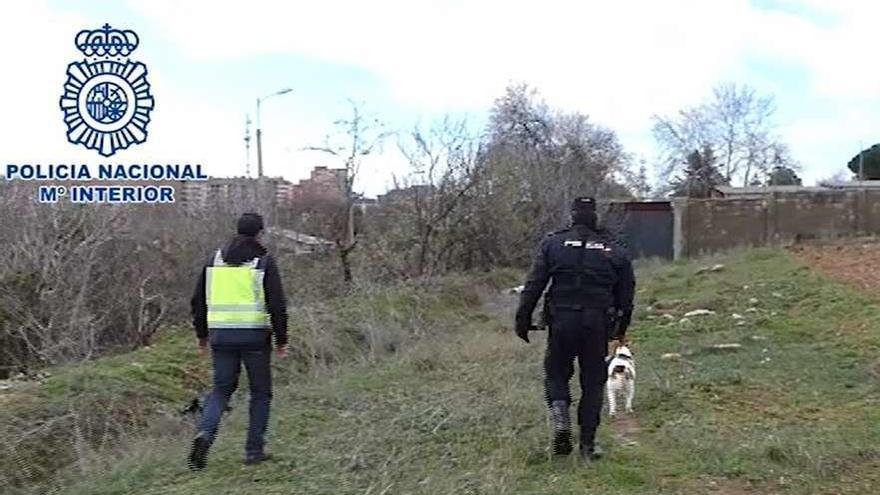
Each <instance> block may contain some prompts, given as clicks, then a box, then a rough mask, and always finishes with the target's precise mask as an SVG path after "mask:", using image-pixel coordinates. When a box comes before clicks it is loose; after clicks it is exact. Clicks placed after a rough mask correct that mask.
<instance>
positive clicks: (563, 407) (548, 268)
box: [516, 197, 635, 461]
mask: <svg viewBox="0 0 880 495" xmlns="http://www.w3.org/2000/svg"><path fill="white" fill-rule="evenodd" d="M571 220H572V222H571V223H572V225H571V227H569V228H567V229H563V230H560V231H557V232H553V233H552V234H550V235H548V236H547V237H546V238H544V240H543V241H542V242H541V246H540V249H539V251H538V253H537V255H536V256H535V259H534V262H533V264H532V268H531V271H530V273H529V276H528V279H527V280H526V283H525V287H524V289H523V291H522V294H521V296H520V303H519V308H518V309H517V312H516V334H517V335H518V336H519V337H520V338H521V339H523V340H524V341H526V342H528V341H529V336H528V332H529V330H530V329H534V327H533V326H532V312H533V310H534V308H535V305H536V304H537V302H538V299H540V297H541V294H542V293H543V292H544V288H545V287H546V285H547V283H548V282H550V281H551V280H552V283H551V285H550V290H549V291H548V293H547V295H546V296H545V297H546V298H547V301H546V302H547V304H546V306H547V307H546V309H547V312H548V314H547V315H545V317H546V318H547V320H548V323H549V327H550V331H549V336H548V339H547V350H546V354H545V357H544V374H545V381H544V387H545V393H546V398H547V405H548V407H549V408H550V419H551V422H552V424H553V434H554V435H553V453H554V454H555V455H568V454H569V453H571V450H572V446H571V423H570V420H569V404H570V403H571V395H570V393H569V387H568V382H569V380H570V379H571V376H572V375H573V374H574V359H575V358H577V360H578V368H579V370H580V385H581V399H580V402H579V404H578V424H579V425H580V455H581V458H582V459H583V460H584V461H591V460H594V459H598V458H599V457H600V456H601V452H600V451H599V450H598V449H597V448H596V445H595V443H594V440H595V435H596V428H597V427H598V426H599V418H600V414H601V410H602V398H603V395H604V389H605V381H606V379H607V371H606V361H605V357H606V353H607V348H608V341H609V340H614V339H622V338H623V336H624V334H625V333H626V329H627V327H628V326H629V322H630V318H631V316H632V309H633V308H632V307H633V295H634V292H635V276H634V275H633V268H632V262H631V261H630V259H629V256H628V254H627V253H626V251H625V249H624V248H623V247H622V246H621V245H619V244H618V243H616V242H614V240H613V236H611V235H610V233H609V232H607V231H605V230H604V229H601V228H598V227H597V225H596V202H595V200H594V199H593V198H590V197H579V198H576V199H575V200H574V202H573V203H572V206H571Z"/></svg>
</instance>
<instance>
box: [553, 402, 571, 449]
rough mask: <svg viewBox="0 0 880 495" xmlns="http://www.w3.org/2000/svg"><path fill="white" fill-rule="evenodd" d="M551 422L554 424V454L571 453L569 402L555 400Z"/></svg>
mask: <svg viewBox="0 0 880 495" xmlns="http://www.w3.org/2000/svg"><path fill="white" fill-rule="evenodd" d="M550 422H551V423H552V424H553V455H568V454H570V453H571V419H570V418H569V415H568V402H566V401H564V400H554V401H553V402H552V403H551V404H550Z"/></svg>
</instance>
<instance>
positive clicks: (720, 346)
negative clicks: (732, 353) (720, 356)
mask: <svg viewBox="0 0 880 495" xmlns="http://www.w3.org/2000/svg"><path fill="white" fill-rule="evenodd" d="M712 347H714V348H715V349H739V348H740V347H742V344H737V343H732V344H715V345H713V346H712Z"/></svg>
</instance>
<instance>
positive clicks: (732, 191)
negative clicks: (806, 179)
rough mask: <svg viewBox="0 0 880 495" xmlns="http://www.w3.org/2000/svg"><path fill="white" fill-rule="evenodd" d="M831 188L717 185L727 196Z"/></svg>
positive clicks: (813, 190)
mask: <svg viewBox="0 0 880 495" xmlns="http://www.w3.org/2000/svg"><path fill="white" fill-rule="evenodd" d="M828 189H829V188H827V187H822V186H749V187H733V186H717V187H715V190H716V191H718V192H720V193H721V194H723V195H725V196H744V195H764V194H771V193H796V192H819V191H827V190H828Z"/></svg>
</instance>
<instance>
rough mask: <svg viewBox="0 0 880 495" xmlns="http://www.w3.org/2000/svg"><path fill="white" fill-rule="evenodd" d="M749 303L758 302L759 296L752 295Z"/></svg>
mask: <svg viewBox="0 0 880 495" xmlns="http://www.w3.org/2000/svg"><path fill="white" fill-rule="evenodd" d="M749 304H758V298H756V297H752V298H750V299H749Z"/></svg>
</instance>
